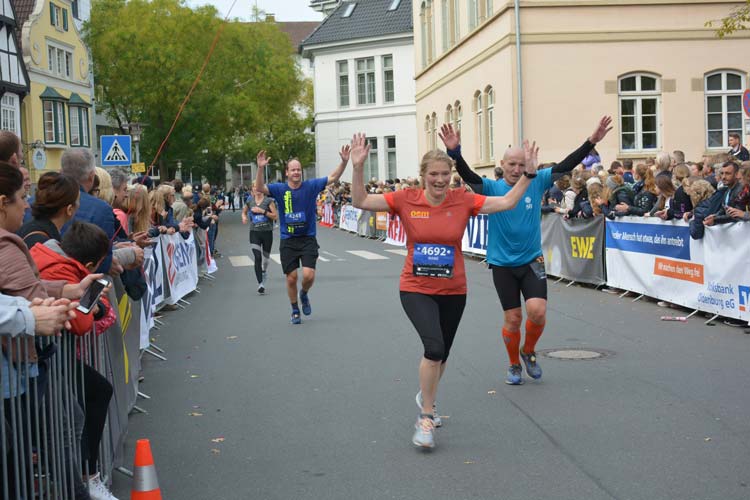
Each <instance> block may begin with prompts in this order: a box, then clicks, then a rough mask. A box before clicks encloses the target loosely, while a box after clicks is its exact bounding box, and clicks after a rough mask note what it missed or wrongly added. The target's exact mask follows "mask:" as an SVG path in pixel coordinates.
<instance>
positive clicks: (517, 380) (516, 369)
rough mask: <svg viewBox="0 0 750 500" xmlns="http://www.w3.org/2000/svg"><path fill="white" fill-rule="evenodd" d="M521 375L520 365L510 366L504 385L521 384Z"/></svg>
mask: <svg viewBox="0 0 750 500" xmlns="http://www.w3.org/2000/svg"><path fill="white" fill-rule="evenodd" d="M522 373H523V371H522V370H521V365H510V368H508V376H507V377H506V378H505V383H506V384H508V385H521V384H523V376H522Z"/></svg>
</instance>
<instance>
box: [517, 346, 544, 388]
mask: <svg viewBox="0 0 750 500" xmlns="http://www.w3.org/2000/svg"><path fill="white" fill-rule="evenodd" d="M520 352H521V359H522V360H523V364H524V365H526V373H528V374H529V377H531V378H533V379H535V380H539V379H540V378H542V369H541V367H540V366H539V365H538V364H537V363H536V353H535V352H531V353H529V354H526V353H524V352H523V348H522V349H521V351H520Z"/></svg>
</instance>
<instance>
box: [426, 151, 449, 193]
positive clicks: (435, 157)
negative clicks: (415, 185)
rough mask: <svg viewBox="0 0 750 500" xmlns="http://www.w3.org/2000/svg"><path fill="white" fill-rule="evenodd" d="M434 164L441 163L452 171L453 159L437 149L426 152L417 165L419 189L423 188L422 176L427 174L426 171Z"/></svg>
mask: <svg viewBox="0 0 750 500" xmlns="http://www.w3.org/2000/svg"><path fill="white" fill-rule="evenodd" d="M434 162H443V163H445V164H446V165H447V166H448V168H449V169H451V170H453V167H454V163H453V158H451V157H450V156H448V153H446V152H445V151H440V150H439V149H433V150H432V151H428V152H426V153H425V155H424V156H423V157H422V161H421V162H420V163H419V185H420V186H421V187H424V176H425V174H427V169H428V168H429V166H430V165H431V164H432V163H434Z"/></svg>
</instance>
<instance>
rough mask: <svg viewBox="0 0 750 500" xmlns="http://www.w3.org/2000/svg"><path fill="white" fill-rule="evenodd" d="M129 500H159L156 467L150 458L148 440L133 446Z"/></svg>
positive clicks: (139, 441) (140, 441) (159, 491)
mask: <svg viewBox="0 0 750 500" xmlns="http://www.w3.org/2000/svg"><path fill="white" fill-rule="evenodd" d="M130 500H161V490H160V489H159V480H158V479H156V466H155V465H154V457H152V456H151V444H150V443H149V441H148V439H139V440H138V441H137V442H136V445H135V463H134V468H133V487H132V489H131V490H130Z"/></svg>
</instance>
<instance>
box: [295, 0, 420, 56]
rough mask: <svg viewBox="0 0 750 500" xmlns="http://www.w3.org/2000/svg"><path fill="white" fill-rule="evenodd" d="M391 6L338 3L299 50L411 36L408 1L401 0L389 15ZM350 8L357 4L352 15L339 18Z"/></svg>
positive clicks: (374, 0)
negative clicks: (351, 41) (360, 39)
mask: <svg viewBox="0 0 750 500" xmlns="http://www.w3.org/2000/svg"><path fill="white" fill-rule="evenodd" d="M392 3H394V0H356V1H346V2H341V3H340V4H339V6H338V7H336V10H334V11H333V12H331V14H330V15H329V16H328V17H326V18H325V20H324V21H323V22H322V23H321V24H320V26H318V28H317V29H316V30H315V31H314V32H313V33H312V34H311V35H310V36H308V37H307V38H306V39H305V40H303V41H302V43H301V44H300V46H301V47H307V46H309V45H316V44H319V43H331V42H341V41H345V40H356V39H358V38H373V37H378V36H384V35H395V34H398V33H411V32H412V31H413V29H414V25H413V23H412V16H411V0H401V2H400V3H399V5H398V8H397V9H395V10H390V11H389V10H388V8H389V7H390V6H391V4H392ZM351 4H356V5H355V7H354V10H353V11H351V15H350V16H349V17H342V14H343V13H344V12H345V11H346V10H347V9H348V8H350V6H351Z"/></svg>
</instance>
